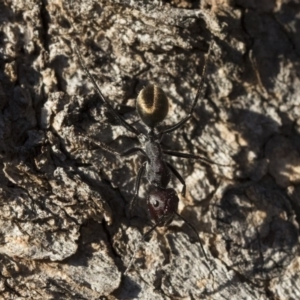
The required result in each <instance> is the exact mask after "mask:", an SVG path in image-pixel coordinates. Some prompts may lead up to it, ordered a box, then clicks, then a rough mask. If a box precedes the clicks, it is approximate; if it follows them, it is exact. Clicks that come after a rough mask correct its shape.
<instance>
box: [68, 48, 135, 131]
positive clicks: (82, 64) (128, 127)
mask: <svg viewBox="0 0 300 300" xmlns="http://www.w3.org/2000/svg"><path fill="white" fill-rule="evenodd" d="M74 49H75V52H76V54H77V56H78V59H79V62H80V65H81V68H82V69H83V70H84V72H85V73H86V75H87V76H88V78H89V79H90V81H91V82H92V84H93V86H94V88H95V90H96V92H97V94H98V96H99V97H100V99H101V100H102V101H103V102H104V103H105V104H106V106H107V108H108V110H109V112H110V113H111V114H112V115H113V116H114V117H115V118H116V119H117V120H118V121H119V122H120V123H121V124H122V125H123V126H124V127H125V128H126V129H127V130H129V131H130V132H132V133H134V134H135V135H139V134H140V133H139V132H138V131H137V130H136V129H135V128H134V127H133V126H132V125H130V124H129V123H127V122H126V121H125V120H124V119H123V118H122V117H121V116H120V115H119V114H118V113H117V112H116V111H115V110H114V108H113V107H112V106H111V104H110V103H109V102H108V101H107V99H106V98H105V97H104V96H103V94H102V92H101V90H100V88H99V86H98V84H97V81H96V80H95V78H94V77H93V76H92V74H91V73H90V72H89V70H88V68H87V67H86V66H85V64H84V61H83V59H82V56H81V54H80V52H79V50H78V48H77V47H76V46H75V47H74Z"/></svg>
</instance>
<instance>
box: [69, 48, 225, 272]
mask: <svg viewBox="0 0 300 300" xmlns="http://www.w3.org/2000/svg"><path fill="white" fill-rule="evenodd" d="M211 49H212V43H211V44H210V47H209V50H208V54H207V59H206V60H205V64H204V67H203V70H202V76H201V79H200V83H199V86H198V90H197V93H196V97H195V99H194V101H193V103H192V106H191V109H190V112H189V113H188V115H187V116H186V117H185V118H183V119H182V120H181V121H179V122H178V123H176V124H174V125H172V126H170V127H168V128H165V129H163V130H161V131H158V130H157V125H158V124H159V123H160V122H162V121H163V120H164V119H165V118H166V116H167V114H168V110H169V102H168V98H167V96H166V94H165V93H164V91H163V90H162V89H161V88H159V87H158V86H156V85H152V84H151V85H148V86H146V87H145V88H143V89H142V90H141V91H140V93H139V95H138V97H137V101H136V109H137V111H138V114H139V116H140V118H141V120H142V121H143V123H144V124H145V125H146V126H147V127H148V132H147V134H146V135H145V134H142V133H140V132H139V131H138V130H137V129H135V128H134V127H133V126H132V125H131V124H129V123H128V122H126V120H125V119H124V118H123V117H122V116H121V115H120V114H119V113H118V112H117V111H116V110H115V109H114V108H113V107H112V106H111V104H110V103H109V101H108V100H107V99H106V98H105V97H104V95H103V94H102V92H101V90H100V88H99V86H98V84H97V82H96V80H95V79H94V77H93V76H92V75H91V74H90V72H89V70H88V69H87V67H86V66H85V64H84V61H83V59H82V56H81V54H80V52H79V50H78V48H77V47H75V52H76V54H77V56H78V59H79V62H80V65H81V67H82V69H83V70H84V71H85V73H86V75H87V76H88V78H89V79H90V81H91V82H92V84H93V86H94V88H95V90H96V92H97V94H98V96H99V97H100V99H101V100H102V101H103V102H104V103H105V104H106V106H107V108H108V110H109V112H110V113H111V114H112V115H113V116H114V117H115V118H116V119H117V120H118V121H119V122H120V123H121V125H122V126H124V127H125V128H126V129H127V130H128V131H130V132H132V133H133V134H134V135H136V136H137V137H138V139H139V141H140V142H141V145H142V148H140V147H133V148H130V149H128V150H126V151H125V152H123V153H122V154H119V153H117V154H118V155H121V156H129V155H133V154H136V153H138V152H139V153H141V154H142V155H143V156H144V157H145V162H144V163H143V164H142V166H141V167H140V169H139V171H138V174H137V177H136V181H135V194H134V197H133V199H132V200H131V202H130V210H131V209H132V207H133V205H134V203H135V200H136V198H137V197H138V193H139V188H140V182H141V178H142V176H143V175H145V177H146V178H147V180H148V182H149V186H150V191H149V193H148V198H147V205H148V210H149V213H150V215H151V218H152V219H153V220H154V222H155V225H153V226H152V227H151V229H150V230H149V231H148V232H147V233H146V234H144V237H143V238H144V239H145V237H146V236H148V235H149V234H150V233H151V232H152V231H153V230H154V229H155V228H156V227H158V226H166V225H168V224H170V223H171V222H172V220H173V218H174V216H175V215H176V216H178V217H180V218H181V219H182V220H184V221H185V222H186V223H187V224H188V225H189V226H190V227H191V228H192V229H193V231H194V232H195V233H196V234H197V238H198V241H199V243H200V245H201V249H202V251H203V253H204V256H205V258H206V259H207V256H206V253H205V251H204V248H203V245H202V242H201V240H200V238H199V236H198V233H197V231H196V229H195V228H194V227H193V226H192V225H191V224H190V223H189V222H187V220H185V219H184V218H183V217H182V216H181V215H180V214H179V213H178V212H177V209H178V203H179V198H178V196H177V193H176V192H175V190H174V189H173V188H170V187H168V185H169V182H170V179H171V173H172V174H173V175H175V177H176V178H177V179H178V180H179V181H180V182H181V184H182V185H183V187H182V191H181V194H182V196H185V192H186V185H185V181H184V179H183V178H182V177H181V175H180V174H179V173H178V171H177V170H176V169H175V168H174V167H173V166H172V165H171V164H170V163H169V162H167V161H166V160H165V158H164V156H165V155H168V156H175V157H181V158H192V159H199V160H200V161H202V162H204V163H206V164H216V165H220V166H224V165H221V164H217V163H215V162H212V161H211V160H209V159H207V158H205V157H202V156H198V155H194V154H188V153H182V152H177V151H170V150H165V149H163V148H162V146H161V143H160V142H161V139H162V137H163V135H164V134H166V133H170V132H172V131H175V130H177V129H179V128H180V127H182V126H183V125H184V124H185V123H186V122H187V121H188V120H189V119H190V118H191V117H192V113H193V111H194V108H195V106H196V104H197V101H198V99H199V96H200V94H201V92H202V83H203V78H204V75H205V72H206V65H207V60H208V57H209V55H210V52H211ZM103 148H104V149H106V150H107V149H108V148H107V147H105V146H104V147H103ZM130 265H131V262H130V264H129V266H128V267H127V269H126V272H127V270H128V269H129V267H130ZM126 272H125V273H126Z"/></svg>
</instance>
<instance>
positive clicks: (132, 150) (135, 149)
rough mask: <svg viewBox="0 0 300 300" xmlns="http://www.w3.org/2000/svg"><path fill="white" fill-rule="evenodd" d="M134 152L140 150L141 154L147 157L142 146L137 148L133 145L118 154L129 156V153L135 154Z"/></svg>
mask: <svg viewBox="0 0 300 300" xmlns="http://www.w3.org/2000/svg"><path fill="white" fill-rule="evenodd" d="M136 152H141V153H142V154H143V155H145V156H146V157H147V154H146V152H145V151H144V150H143V149H142V148H138V147H133V148H130V149H128V150H125V151H124V152H122V153H121V154H120V156H129V155H132V154H135V153H136ZM147 159H148V157H147Z"/></svg>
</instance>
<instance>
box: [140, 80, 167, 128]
mask: <svg viewBox="0 0 300 300" xmlns="http://www.w3.org/2000/svg"><path fill="white" fill-rule="evenodd" d="M136 109H137V111H138V113H139V116H140V118H141V120H142V121H143V122H144V123H145V124H146V125H147V126H148V127H150V128H155V127H156V126H157V125H158V123H160V122H161V121H163V120H164V119H165V117H166V116H167V114H168V110H169V101H168V98H167V96H166V94H165V93H164V91H163V90H162V89H161V88H159V87H158V86H156V85H152V84H151V85H148V86H146V87H145V88H143V89H142V90H141V91H140V93H139V95H138V97H137V100H136Z"/></svg>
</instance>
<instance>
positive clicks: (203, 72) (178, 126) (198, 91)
mask: <svg viewBox="0 0 300 300" xmlns="http://www.w3.org/2000/svg"><path fill="white" fill-rule="evenodd" d="M212 46H213V42H211V43H210V45H209V49H208V53H207V56H206V57H207V58H206V59H205V63H204V66H203V69H202V74H201V79H200V82H199V85H198V89H197V93H196V97H195V99H194V101H193V103H192V106H191V109H190V112H189V114H188V115H187V116H186V117H185V118H184V119H182V120H181V121H179V122H178V123H176V124H174V125H172V126H170V127H169V128H166V129H164V130H162V131H161V132H160V134H161V135H163V134H165V133H170V132H172V131H174V130H176V129H178V128H180V127H181V126H182V125H183V124H185V123H186V122H187V121H188V120H189V119H190V118H191V117H192V113H193V111H194V108H195V106H196V104H197V102H198V99H199V97H200V94H201V93H202V88H203V80H204V77H205V73H206V67H207V61H208V58H209V56H210V52H211V49H212Z"/></svg>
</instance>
